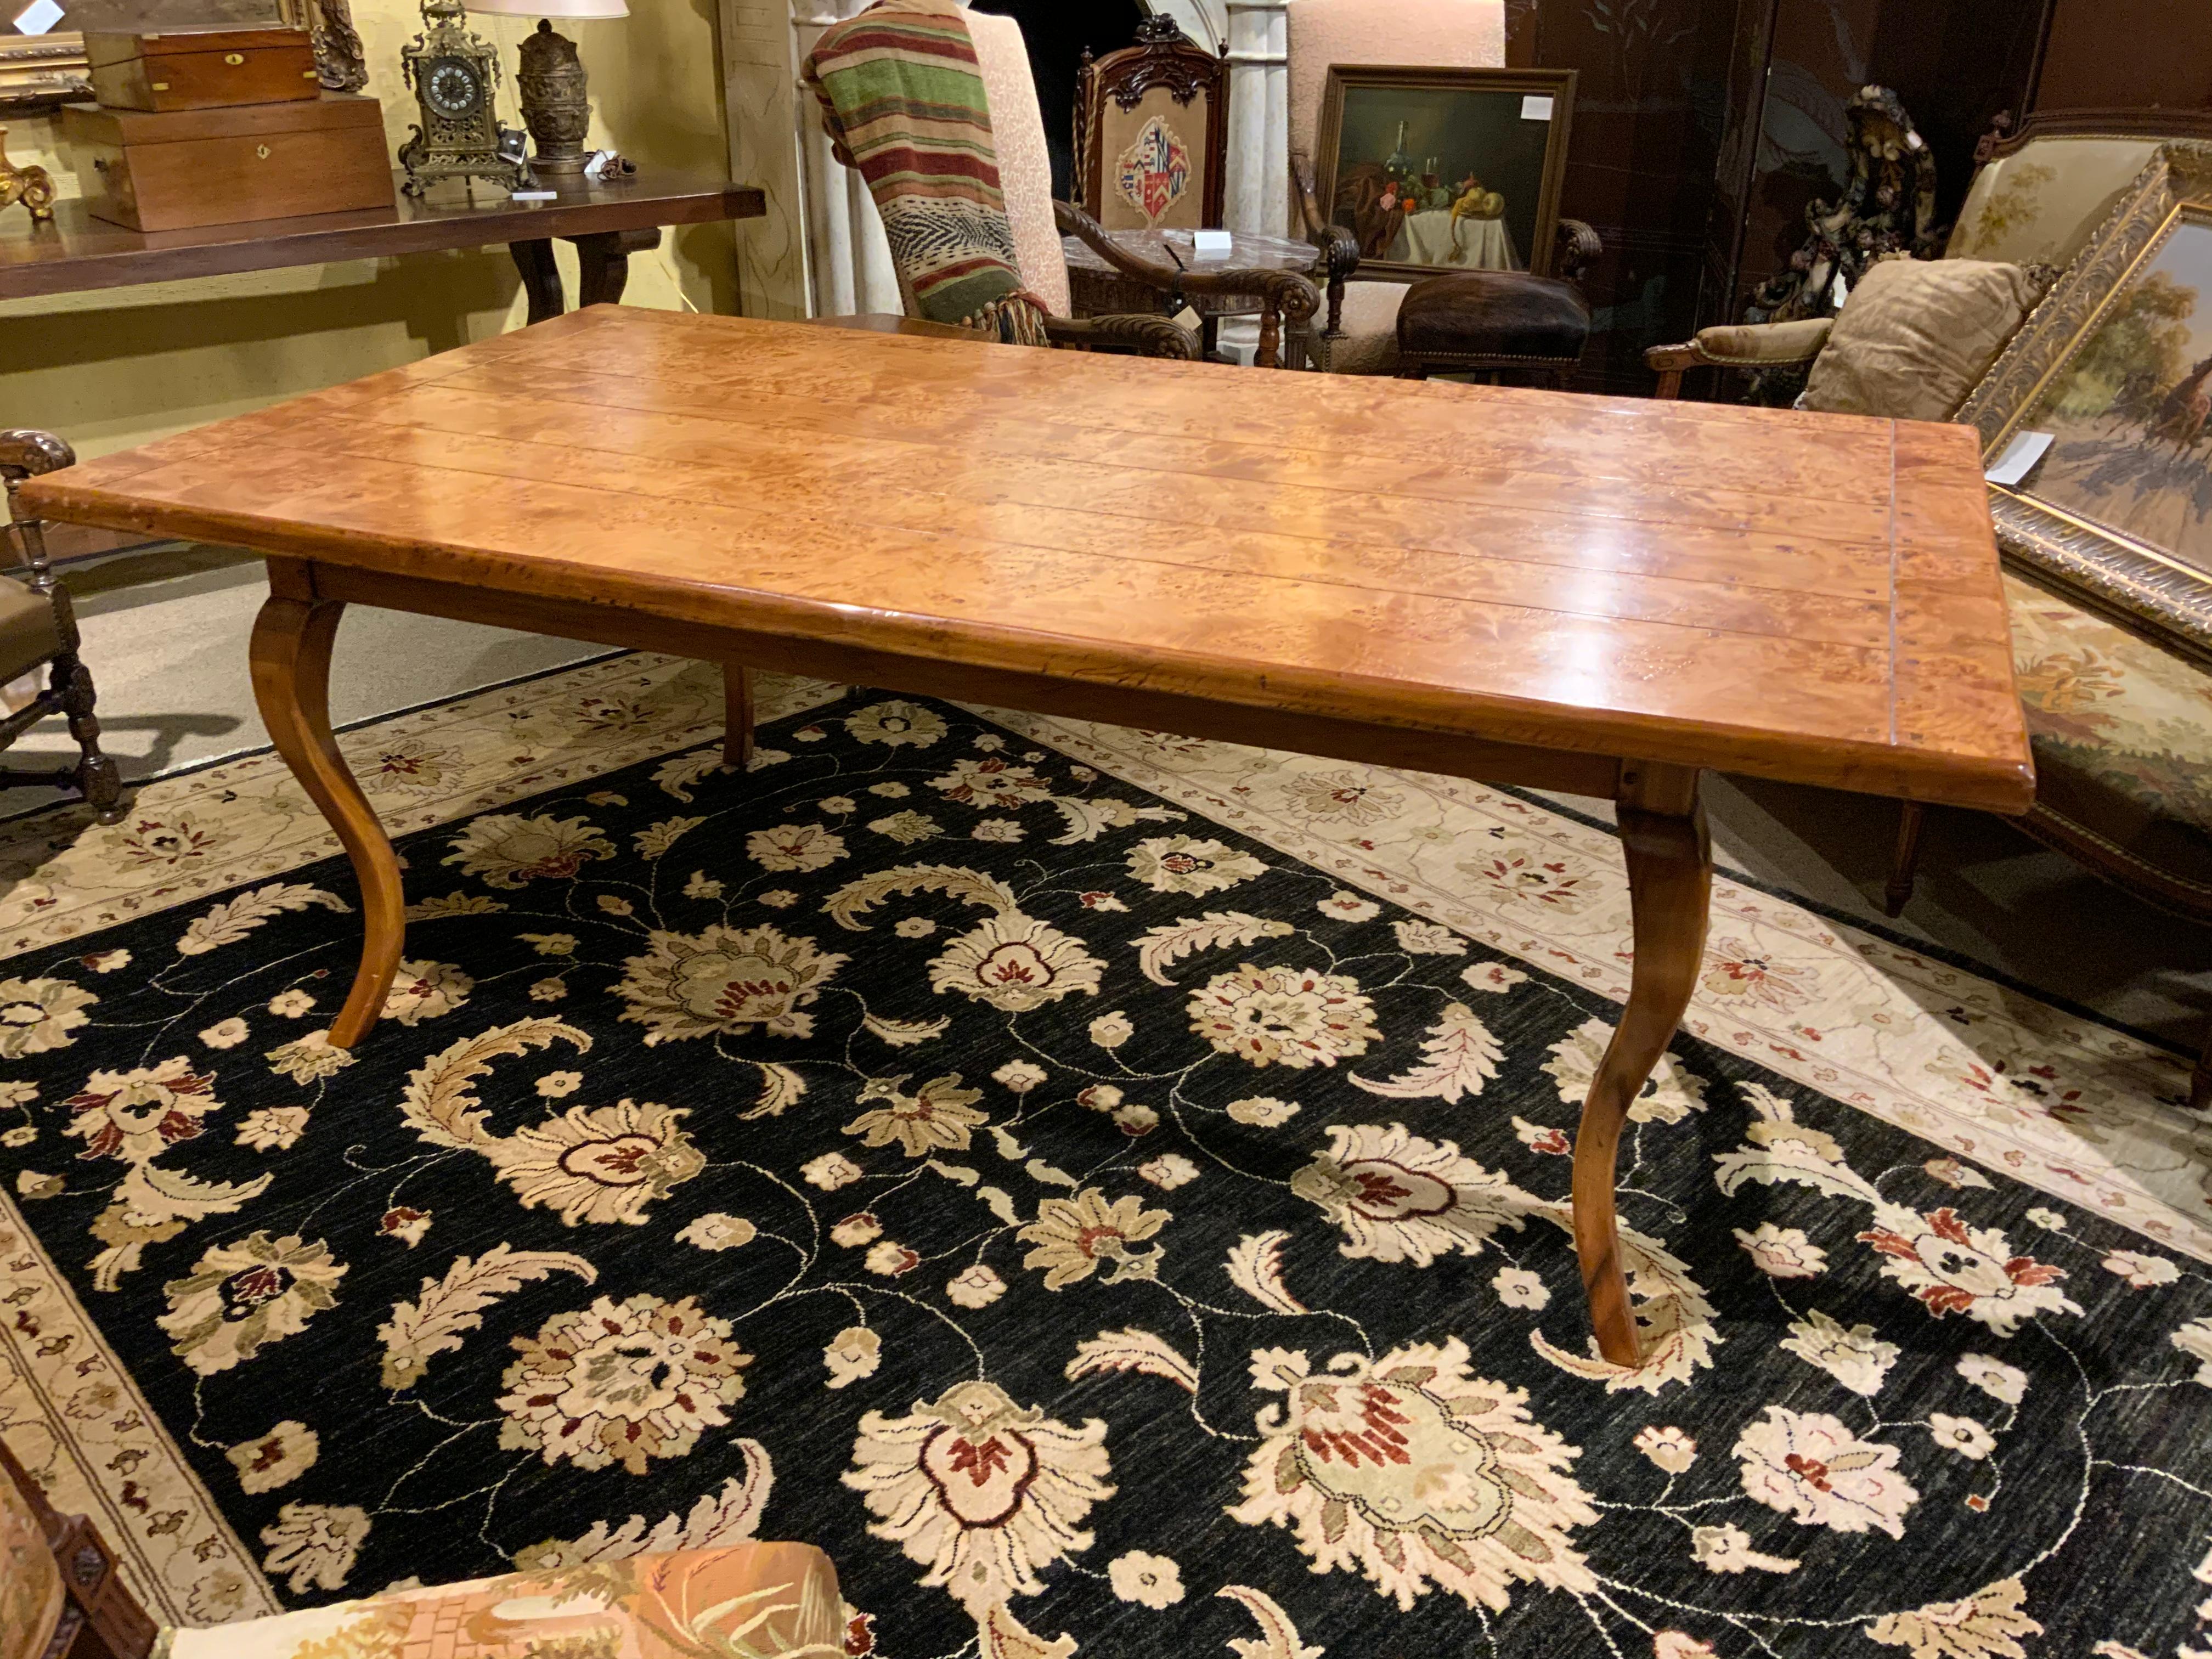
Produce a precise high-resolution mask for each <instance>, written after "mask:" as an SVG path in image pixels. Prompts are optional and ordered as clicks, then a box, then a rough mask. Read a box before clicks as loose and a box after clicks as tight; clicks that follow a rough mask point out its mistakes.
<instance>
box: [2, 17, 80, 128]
mask: <svg viewBox="0 0 2212 1659" xmlns="http://www.w3.org/2000/svg"><path fill="white" fill-rule="evenodd" d="M91 96H92V65H91V64H89V63H88V62H87V61H86V59H85V55H84V36H82V34H79V33H75V32H74V31H72V32H70V33H63V34H0V120H4V119H5V118H8V117H9V116H16V115H36V114H40V113H41V112H45V111H47V110H53V109H58V108H60V107H61V106H63V105H64V104H69V103H77V102H82V100H85V99H88V98H90V97H91Z"/></svg>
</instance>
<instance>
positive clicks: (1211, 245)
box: [1190, 230, 1237, 259]
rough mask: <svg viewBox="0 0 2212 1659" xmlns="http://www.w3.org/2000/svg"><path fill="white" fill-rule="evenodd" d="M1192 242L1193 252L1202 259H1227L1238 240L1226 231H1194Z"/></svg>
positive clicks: (1191, 249)
mask: <svg viewBox="0 0 2212 1659" xmlns="http://www.w3.org/2000/svg"><path fill="white" fill-rule="evenodd" d="M1190 242H1191V247H1190V251H1191V252H1192V253H1193V254H1194V256H1195V257H1197V258H1200V259H1226V258H1228V257H1229V254H1230V251H1231V249H1232V248H1234V247H1235V246H1237V242H1236V239H1235V238H1234V237H1232V236H1231V235H1230V234H1229V233H1228V232H1227V231H1225V230H1194V231H1193V232H1191V234H1190Z"/></svg>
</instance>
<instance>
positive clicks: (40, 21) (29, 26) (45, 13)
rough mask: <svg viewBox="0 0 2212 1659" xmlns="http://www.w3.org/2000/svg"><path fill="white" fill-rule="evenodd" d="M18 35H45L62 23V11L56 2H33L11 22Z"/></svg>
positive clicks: (32, 0)
mask: <svg viewBox="0 0 2212 1659" xmlns="http://www.w3.org/2000/svg"><path fill="white" fill-rule="evenodd" d="M9 21H12V22H13V23H14V24H15V33H18V34H44V33H46V31H47V30H48V29H50V28H52V27H53V26H54V25H55V24H57V23H58V22H60V21H62V9H61V8H60V7H59V6H58V5H56V4H55V3H54V0H31V3H30V4H29V5H28V6H27V7H26V8H25V9H23V10H21V11H19V12H17V13H16V14H15V16H14V17H13V18H12V19H10V20H9Z"/></svg>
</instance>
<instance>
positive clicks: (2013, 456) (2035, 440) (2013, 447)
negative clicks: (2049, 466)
mask: <svg viewBox="0 0 2212 1659" xmlns="http://www.w3.org/2000/svg"><path fill="white" fill-rule="evenodd" d="M2050 447H2051V435H2050V434H2049V433H2048V432H2021V433H2017V434H2015V435H2014V437H2013V441H2011V442H2010V443H2008V444H2007V445H2006V446H2005V447H2004V453H2003V454H2002V455H2000V456H1998V457H1997V458H1996V461H1995V462H1994V463H1993V464H1992V465H1990V470H1989V471H1986V472H1984V474H1982V476H1983V477H1984V478H1987V479H1988V480H1989V481H1990V483H1993V484H2004V485H2006V486H2008V487H2009V486H2011V485H2013V484H2016V483H2019V482H2020V481H2021V479H2022V478H2025V477H2027V475H2028V474H2029V473H2031V472H2033V471H2035V464H2036V463H2037V462H2038V461H2039V460H2041V459H2043V452H2044V451H2045V450H2046V449H2048V448H2050Z"/></svg>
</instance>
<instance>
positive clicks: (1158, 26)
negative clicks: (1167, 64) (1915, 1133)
mask: <svg viewBox="0 0 2212 1659" xmlns="http://www.w3.org/2000/svg"><path fill="white" fill-rule="evenodd" d="M1189 38H1190V37H1189V36H1188V35H1187V34H1185V33H1183V32H1182V25H1180V24H1178V23H1177V22H1176V20H1175V19H1174V18H1172V17H1170V16H1169V15H1167V14H1166V13H1164V12H1154V13H1153V14H1152V15H1151V16H1149V17H1146V18H1145V19H1144V20H1142V21H1140V22H1139V23H1138V25H1137V44H1138V45H1139V46H1173V45H1174V44H1175V43H1176V41H1178V40H1188V39H1189Z"/></svg>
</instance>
